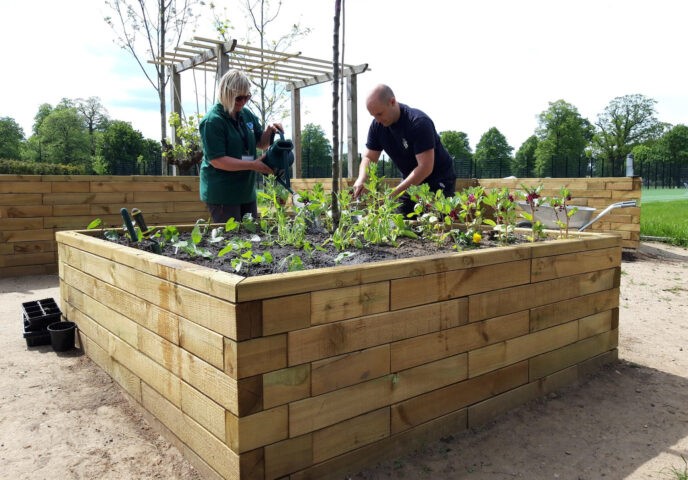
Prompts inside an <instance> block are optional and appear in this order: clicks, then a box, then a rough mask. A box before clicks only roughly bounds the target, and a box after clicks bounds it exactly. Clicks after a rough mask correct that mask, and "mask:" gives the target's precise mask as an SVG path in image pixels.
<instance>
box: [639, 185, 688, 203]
mask: <svg viewBox="0 0 688 480" xmlns="http://www.w3.org/2000/svg"><path fill="white" fill-rule="evenodd" d="M640 200H641V202H642V204H643V205H645V204H646V203H653V202H669V201H672V200H688V188H643V190H642V193H641V197H640Z"/></svg>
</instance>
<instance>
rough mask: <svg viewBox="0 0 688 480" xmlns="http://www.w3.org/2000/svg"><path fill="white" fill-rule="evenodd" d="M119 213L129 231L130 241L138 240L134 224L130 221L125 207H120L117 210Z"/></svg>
mask: <svg viewBox="0 0 688 480" xmlns="http://www.w3.org/2000/svg"><path fill="white" fill-rule="evenodd" d="M119 213H120V214H121V215H122V219H123V220H124V226H125V227H127V230H128V231H129V237H130V238H131V241H132V242H138V240H139V236H138V235H137V234H136V230H135V229H134V224H133V223H131V217H130V216H129V212H128V211H127V209H126V208H121V209H120V210H119Z"/></svg>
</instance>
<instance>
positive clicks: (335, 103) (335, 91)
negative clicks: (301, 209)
mask: <svg viewBox="0 0 688 480" xmlns="http://www.w3.org/2000/svg"><path fill="white" fill-rule="evenodd" d="M341 9H342V2H341V0H335V2H334V41H333V47H332V69H333V79H332V147H333V148H332V223H333V225H334V228H337V227H338V226H339V218H340V212H339V202H338V200H337V195H338V194H339V148H338V145H339V16H340V12H341Z"/></svg>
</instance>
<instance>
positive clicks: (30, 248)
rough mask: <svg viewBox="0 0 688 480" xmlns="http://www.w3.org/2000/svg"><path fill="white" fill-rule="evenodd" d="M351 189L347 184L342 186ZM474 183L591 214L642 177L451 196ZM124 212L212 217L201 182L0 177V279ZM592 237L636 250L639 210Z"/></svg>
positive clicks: (173, 220)
mask: <svg viewBox="0 0 688 480" xmlns="http://www.w3.org/2000/svg"><path fill="white" fill-rule="evenodd" d="M389 181H390V182H394V181H395V180H389ZM316 182H319V183H322V184H323V186H324V187H325V189H326V190H329V189H330V188H331V181H330V180H329V179H294V180H293V181H292V185H293V187H294V189H296V190H299V189H307V188H310V187H311V186H312V185H313V184H314V183H316ZM348 183H351V180H345V184H348ZM478 183H479V184H480V185H482V186H484V187H486V188H501V187H508V188H510V189H513V190H517V189H520V188H521V184H523V183H525V184H527V185H537V184H538V183H543V184H544V186H545V192H544V193H545V194H546V195H553V194H556V193H557V192H558V190H559V188H560V187H561V186H564V185H565V186H568V187H569V188H570V189H571V191H572V194H573V197H574V198H573V200H572V203H574V204H577V205H582V206H590V207H595V208H596V209H597V211H596V214H597V213H599V212H600V211H601V210H602V209H603V208H605V207H606V206H608V205H609V204H611V203H614V202H617V201H620V200H636V201H637V202H638V205H640V193H641V191H640V188H641V181H640V178H639V177H620V178H616V177H612V178H574V179H556V178H554V179H481V180H475V179H458V180H457V186H456V188H457V189H458V190H461V189H463V188H466V187H468V186H472V185H477V184H478ZM122 207H126V208H128V209H129V210H131V208H133V207H138V208H139V209H141V210H142V211H143V212H144V216H145V218H146V222H147V223H148V225H179V224H188V223H194V222H195V221H196V220H198V219H199V218H206V219H207V218H208V216H209V214H208V212H207V210H206V208H205V205H204V204H203V203H202V202H201V201H200V200H199V194H198V177H168V176H165V177H162V176H161V177H153V176H121V177H120V176H61V175H42V176H41V175H0V277H12V276H19V275H34V274H43V273H55V271H56V270H57V256H56V244H55V232H58V231H61V230H79V229H83V228H86V226H87V225H88V224H89V223H90V222H91V221H92V220H94V219H95V218H101V219H102V220H103V222H104V224H105V225H106V226H117V227H119V226H121V225H122V219H121V216H120V215H119V210H120V208H122ZM590 231H595V232H611V233H615V234H618V235H620V236H621V237H622V240H623V244H622V246H623V247H624V248H628V249H637V248H638V245H639V243H640V206H638V207H635V208H624V209H617V210H615V211H613V212H611V213H610V214H609V215H608V216H606V217H604V218H603V219H601V220H600V221H599V222H596V223H594V224H593V225H592V226H591V227H590Z"/></svg>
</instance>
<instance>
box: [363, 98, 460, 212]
mask: <svg viewBox="0 0 688 480" xmlns="http://www.w3.org/2000/svg"><path fill="white" fill-rule="evenodd" d="M366 108H367V109H368V112H369V113H370V115H372V116H373V121H372V122H371V124H370V128H369V129H368V140H367V141H366V152H365V155H363V158H362V160H361V166H360V168H359V173H358V179H356V182H355V183H354V198H357V197H358V196H359V195H360V194H361V192H362V191H363V188H364V184H365V182H366V181H367V179H368V175H367V169H368V166H369V165H370V164H371V163H377V161H378V160H379V158H380V154H381V153H382V151H383V150H384V151H385V152H386V153H387V155H388V156H389V158H391V159H392V161H393V162H394V165H396V167H397V168H398V169H399V171H400V172H401V175H402V177H403V179H402V181H401V182H399V185H397V186H396V188H395V189H394V190H393V192H392V195H393V196H394V197H396V196H398V195H401V197H400V200H401V201H402V206H401V209H400V210H401V212H402V213H404V214H408V213H410V212H412V211H413V206H414V203H413V202H412V201H411V199H410V198H409V197H408V195H407V194H405V192H406V189H407V188H408V187H410V186H411V185H420V184H422V183H427V184H429V185H430V188H431V190H432V191H436V190H442V191H443V192H444V195H445V196H447V197H449V196H452V195H454V184H455V180H456V174H455V173H454V162H453V159H452V157H451V156H450V155H449V152H447V150H446V149H445V148H444V146H443V145H442V143H441V142H440V136H439V135H438V134H437V131H436V130H435V124H434V123H433V122H432V120H431V119H430V117H428V116H427V115H426V114H425V113H423V112H422V111H420V110H418V109H415V108H411V107H409V106H408V105H404V104H403V103H399V102H397V100H396V98H395V97H394V92H392V89H391V88H389V87H388V86H387V85H378V86H377V87H375V88H374V89H373V91H372V92H370V95H368V98H367V99H366ZM402 194H403V195H402Z"/></svg>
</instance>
